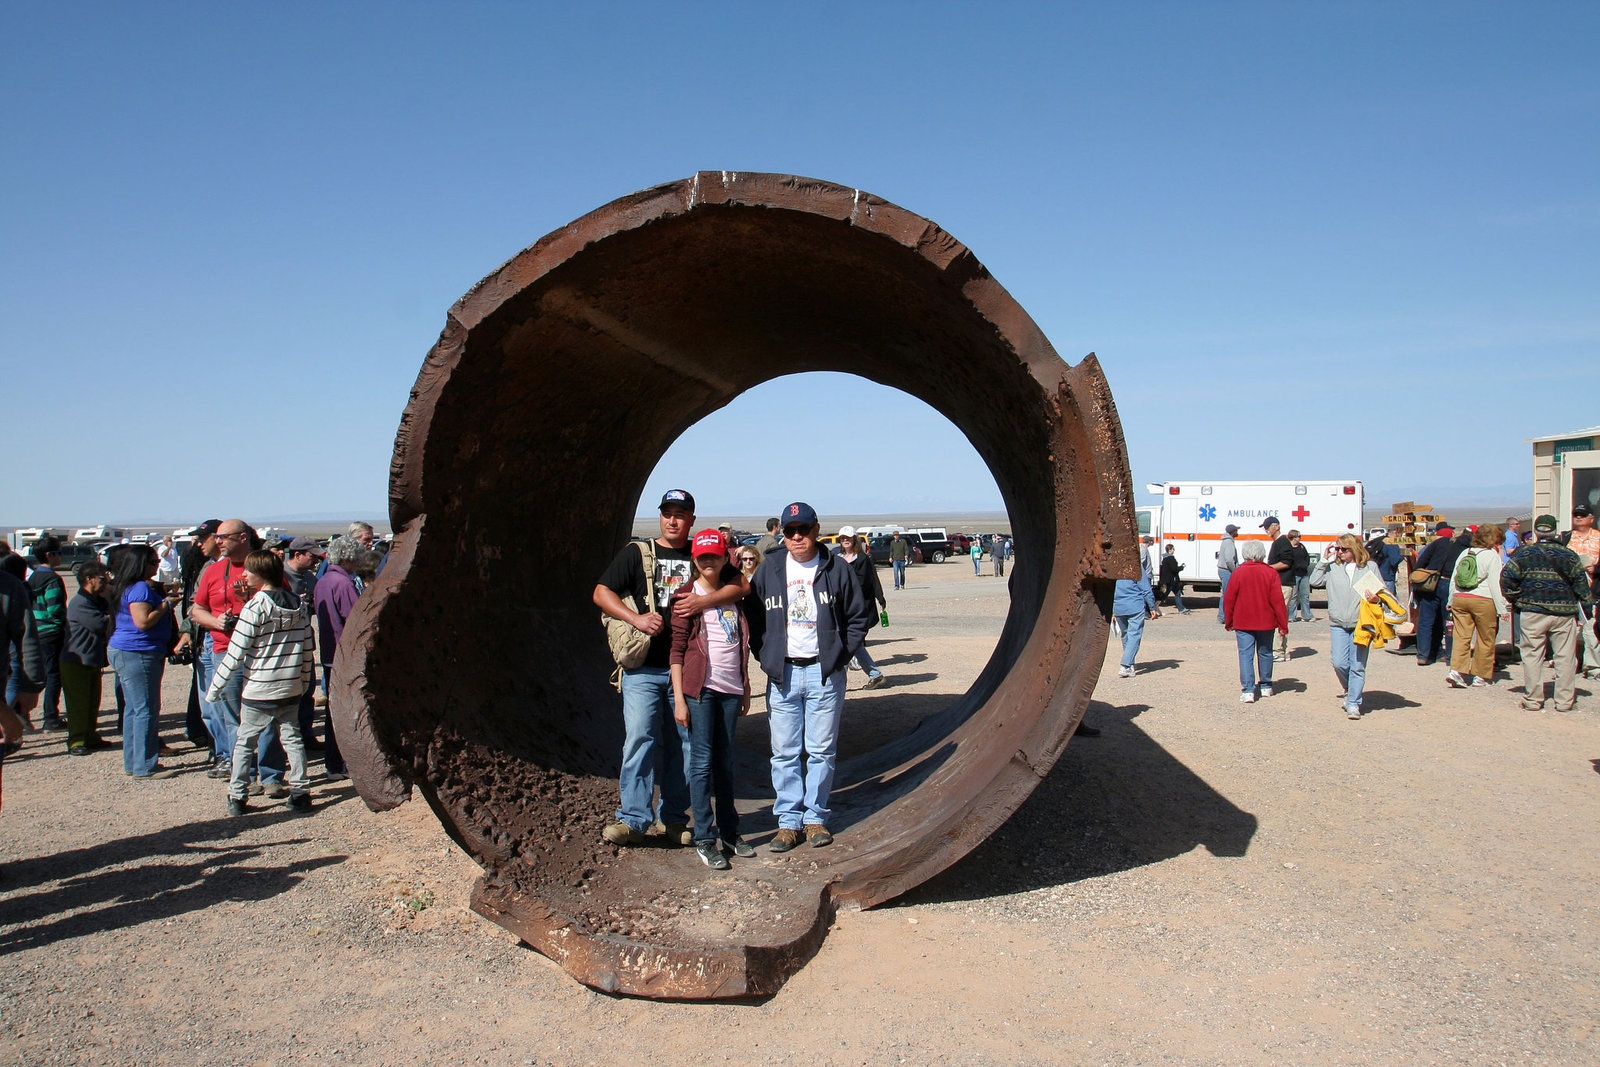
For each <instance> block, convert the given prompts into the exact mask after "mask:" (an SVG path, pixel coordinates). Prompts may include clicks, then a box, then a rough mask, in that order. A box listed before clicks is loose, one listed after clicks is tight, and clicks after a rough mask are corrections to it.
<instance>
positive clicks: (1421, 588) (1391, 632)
mask: <svg viewBox="0 0 1600 1067" xmlns="http://www.w3.org/2000/svg"><path fill="white" fill-rule="evenodd" d="M1559 527H1560V523H1559V522H1558V520H1557V519H1556V517H1555V516H1554V515H1540V516H1539V517H1538V518H1537V519H1535V520H1534V523H1533V530H1532V531H1531V532H1529V533H1527V534H1523V533H1522V530H1521V520H1520V519H1518V518H1516V517H1515V516H1513V517H1511V518H1508V519H1507V520H1506V522H1505V524H1504V525H1500V524H1497V523H1483V524H1481V525H1476V526H1472V527H1469V528H1467V529H1463V530H1460V531H1457V530H1455V529H1454V528H1453V527H1451V526H1450V525H1449V524H1447V523H1442V522H1441V523H1439V524H1437V525H1436V527H1435V528H1434V530H1433V531H1432V539H1431V540H1430V541H1429V543H1428V544H1427V545H1425V546H1424V547H1422V549H1421V550H1420V551H1416V552H1413V551H1412V550H1411V549H1410V547H1409V546H1407V547H1405V548H1402V547H1401V546H1399V545H1397V544H1396V543H1395V541H1394V539H1395V537H1396V536H1397V535H1398V534H1399V533H1400V528H1399V527H1390V528H1388V529H1387V530H1386V531H1384V532H1383V533H1382V534H1381V535H1379V536H1376V537H1374V538H1373V539H1372V540H1370V541H1368V542H1365V543H1363V542H1362V540H1361V539H1360V538H1359V537H1357V536H1355V535H1354V534H1344V535H1341V536H1340V537H1338V538H1336V539H1335V541H1334V543H1333V544H1331V545H1329V546H1328V548H1327V549H1326V551H1325V552H1324V553H1323V554H1322V555H1321V556H1320V557H1319V558H1318V559H1316V560H1315V561H1312V560H1311V554H1310V552H1309V550H1308V549H1306V548H1305V547H1304V545H1302V543H1301V538H1300V534H1299V531H1298V530H1290V531H1288V532H1287V533H1283V532H1282V530H1281V525H1280V523H1279V521H1278V519H1277V518H1276V517H1271V518H1268V519H1266V520H1265V521H1264V522H1262V524H1261V528H1262V529H1263V530H1264V531H1265V538H1256V539H1250V540H1246V541H1244V542H1242V543H1241V542H1237V541H1236V538H1237V536H1238V534H1239V528H1238V527H1237V526H1234V525H1229V526H1227V527H1226V531H1225V534H1224V536H1223V538H1222V540H1221V545H1220V547H1219V549H1218V552H1217V570H1218V575H1219V578H1220V586H1221V596H1219V598H1218V605H1217V621H1218V622H1219V623H1222V624H1223V625H1224V626H1225V627H1227V629H1228V630H1230V631H1231V632H1232V633H1233V634H1234V637H1235V640H1236V643H1237V646H1238V653H1239V687H1240V693H1239V699H1240V701H1241V702H1242V703H1246V704H1251V703H1254V702H1255V701H1257V700H1258V699H1261V698H1263V697H1269V696H1271V695H1272V694H1273V688H1272V676H1273V668H1274V664H1276V663H1282V662H1284V661H1286V660H1287V659H1288V658H1289V648H1288V638H1289V623H1290V622H1291V621H1294V620H1295V619H1297V618H1299V619H1302V620H1305V621H1312V620H1313V619H1314V616H1313V615H1312V614H1311V602H1310V590H1311V589H1324V590H1326V595H1327V605H1328V606H1327V615H1328V618H1327V622H1328V632H1329V660H1330V663H1331V664H1332V667H1333V673H1334V677H1335V679H1336V681H1337V683H1338V686H1339V691H1338V698H1339V703H1340V706H1341V708H1342V709H1343V710H1344V713H1345V715H1346V717H1347V718H1349V719H1353V720H1359V719H1360V718H1361V717H1362V710H1361V709H1362V696H1363V693H1364V692H1365V689H1366V675H1367V665H1368V659H1369V655H1370V653H1371V652H1372V650H1373V649H1375V648H1384V647H1386V646H1387V645H1388V644H1389V643H1390V642H1391V641H1398V640H1399V638H1398V633H1399V628H1400V627H1402V626H1404V625H1405V624H1406V623H1407V622H1408V621H1410V620H1412V619H1414V620H1415V630H1414V633H1415V640H1416V662H1417V665H1418V666H1419V667H1430V666H1432V665H1433V664H1434V663H1436V662H1438V661H1440V660H1441V659H1443V660H1444V661H1446V663H1447V665H1448V670H1447V671H1446V673H1445V676H1444V681H1445V684H1446V685H1449V686H1452V687H1455V688H1464V689H1485V688H1489V687H1490V686H1492V685H1493V684H1494V680H1495V668H1496V653H1497V649H1498V644H1499V632H1500V626H1501V624H1502V623H1508V624H1509V626H1510V637H1511V641H1512V644H1513V645H1514V646H1515V650H1516V651H1515V654H1516V656H1517V658H1518V659H1519V660H1520V662H1521V666H1522V697H1521V700H1520V704H1521V706H1522V707H1523V708H1525V709H1528V710H1540V709H1542V708H1543V707H1544V704H1545V700H1546V697H1545V668H1546V665H1547V664H1549V665H1550V666H1551V667H1552V668H1553V670H1554V676H1555V677H1554V690H1553V693H1552V699H1553V706H1554V707H1555V709H1556V710H1557V711H1562V712H1567V711H1572V710H1574V708H1575V707H1576V706H1577V689H1576V679H1577V677H1578V675H1579V674H1580V672H1581V673H1582V674H1583V675H1584V676H1585V677H1589V678H1600V619H1597V617H1596V612H1595V605H1596V602H1597V600H1600V581H1597V580H1596V561H1597V560H1600V530H1596V529H1595V522H1594V515H1593V513H1592V510H1591V509H1590V507H1589V506H1588V505H1586V504H1579V505H1578V506H1576V507H1575V508H1573V510H1572V523H1571V529H1570V530H1568V531H1567V532H1565V533H1562V532H1559ZM1144 545H1145V550H1144V551H1142V552H1141V553H1140V558H1141V560H1142V571H1143V573H1142V574H1141V576H1140V577H1139V578H1138V579H1136V580H1131V579H1123V580H1120V581H1118V582H1117V586H1116V591H1115V595H1114V599H1113V603H1112V615H1113V625H1114V627H1115V629H1116V631H1117V633H1118V634H1119V635H1120V636H1121V639H1122V646H1123V651H1122V659H1121V666H1120V669H1119V671H1118V673H1119V675H1120V676H1122V677H1125V678H1130V677H1133V675H1134V673H1135V671H1136V669H1137V668H1136V660H1137V657H1138V653H1139V647H1140V642H1141V638H1142V635H1143V631H1144V623H1145V622H1146V620H1148V619H1154V618H1158V617H1159V616H1160V614H1161V613H1160V609H1159V606H1158V603H1159V599H1160V598H1161V592H1158V590H1157V587H1156V586H1153V585H1152V575H1153V574H1158V575H1159V584H1160V586H1162V587H1165V588H1164V590H1162V591H1164V592H1170V593H1172V594H1173V595H1174V596H1175V597H1176V599H1177V604H1178V610H1179V611H1184V610H1185V609H1184V607H1183V597H1182V590H1181V585H1182V583H1181V580H1180V576H1179V570H1180V567H1179V565H1178V564H1177V561H1176V560H1175V559H1174V558H1173V557H1172V554H1171V549H1170V546H1169V548H1168V551H1167V554H1166V555H1165V556H1164V557H1163V558H1162V559H1161V560H1160V562H1159V563H1157V562H1155V561H1154V560H1152V559H1151V554H1152V553H1151V551H1150V548H1151V539H1150V538H1145V539H1144ZM1402 568H1405V569H1406V573H1407V576H1408V587H1409V591H1410V595H1409V603H1407V604H1402V603H1401V601H1400V599H1399V597H1398V595H1397V592H1396V590H1397V582H1398V579H1399V575H1400V572H1401V569H1402Z"/></svg>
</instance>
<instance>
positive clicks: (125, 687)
mask: <svg viewBox="0 0 1600 1067" xmlns="http://www.w3.org/2000/svg"><path fill="white" fill-rule="evenodd" d="M106 655H107V657H108V658H109V659H110V660H111V669H112V670H114V671H116V672H117V680H118V681H120V682H121V683H122V691H123V692H124V693H125V694H127V697H128V709H127V711H126V712H125V713H124V715H123V719H122V769H123V770H125V771H127V772H128V773H129V774H131V775H133V776H134V777H135V778H143V777H145V776H146V775H148V774H153V773H154V772H155V769H156V753H157V752H159V751H160V750H161V737H160V734H159V733H158V723H157V720H158V719H159V718H160V717H161V672H162V670H163V669H164V668H165V667H166V665H167V655H166V653H165V652H129V651H126V650H124V649H120V648H110V649H107V650H106Z"/></svg>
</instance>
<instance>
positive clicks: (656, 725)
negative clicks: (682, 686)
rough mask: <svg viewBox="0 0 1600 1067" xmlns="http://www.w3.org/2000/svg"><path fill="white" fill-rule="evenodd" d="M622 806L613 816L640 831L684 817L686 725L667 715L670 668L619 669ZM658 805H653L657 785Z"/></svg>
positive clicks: (685, 820) (681, 820)
mask: <svg viewBox="0 0 1600 1067" xmlns="http://www.w3.org/2000/svg"><path fill="white" fill-rule="evenodd" d="M622 729H623V738H622V772H621V774H620V775H619V776H618V777H619V779H620V782H621V787H622V789H621V792H622V806H621V807H620V808H618V809H617V821H618V822H621V823H626V824H627V825H629V826H631V827H633V829H635V830H637V831H638V832H639V833H641V834H642V833H645V832H646V831H648V830H649V829H650V824H651V823H653V822H655V821H656V819H657V818H658V817H659V818H660V821H661V823H662V825H664V826H666V825H675V824H680V823H681V824H687V823H688V822H689V779H688V778H687V777H686V775H685V769H686V768H687V767H688V763H689V731H688V729H687V728H686V727H682V726H679V725H678V724H677V722H676V721H675V720H674V719H673V717H672V672H671V671H669V670H668V669H667V668H665V667H636V668H634V669H633V670H631V671H629V670H625V671H623V672H622ZM657 784H659V785H660V786H661V806H660V807H659V808H657V807H656V804H655V791H656V785H657Z"/></svg>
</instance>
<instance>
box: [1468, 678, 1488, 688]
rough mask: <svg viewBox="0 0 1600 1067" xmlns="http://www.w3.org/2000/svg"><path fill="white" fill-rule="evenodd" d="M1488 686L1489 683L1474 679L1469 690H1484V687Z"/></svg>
mask: <svg viewBox="0 0 1600 1067" xmlns="http://www.w3.org/2000/svg"><path fill="white" fill-rule="evenodd" d="M1488 684H1489V683H1488V682H1486V681H1484V680H1483V679H1482V678H1474V679H1473V680H1472V684H1471V685H1469V686H1468V687H1467V688H1468V689H1482V688H1483V687H1484V686H1486V685H1488Z"/></svg>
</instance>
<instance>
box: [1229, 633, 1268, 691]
mask: <svg viewBox="0 0 1600 1067" xmlns="http://www.w3.org/2000/svg"><path fill="white" fill-rule="evenodd" d="M1233 636H1234V637H1235V638H1236V639H1237V640H1238V642H1239V689H1240V691H1241V692H1246V693H1249V692H1254V691H1255V688H1256V676H1257V674H1258V673H1259V675H1260V677H1261V684H1262V685H1271V684H1272V631H1271V630H1235V631H1233Z"/></svg>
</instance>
